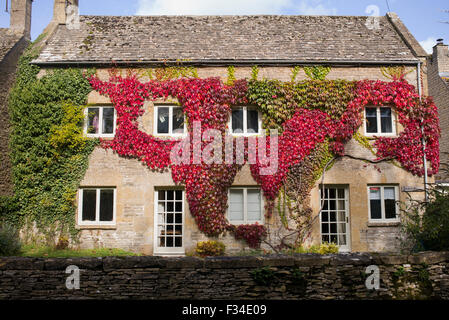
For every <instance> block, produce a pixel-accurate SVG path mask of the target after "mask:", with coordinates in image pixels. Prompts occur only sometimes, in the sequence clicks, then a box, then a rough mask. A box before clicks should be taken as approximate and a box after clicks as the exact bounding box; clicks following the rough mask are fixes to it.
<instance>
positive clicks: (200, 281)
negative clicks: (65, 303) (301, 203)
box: [0, 252, 449, 300]
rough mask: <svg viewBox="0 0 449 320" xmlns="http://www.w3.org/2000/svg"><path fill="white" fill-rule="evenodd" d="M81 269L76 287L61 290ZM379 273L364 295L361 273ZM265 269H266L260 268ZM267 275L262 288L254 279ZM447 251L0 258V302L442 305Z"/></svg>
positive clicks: (448, 283) (448, 282)
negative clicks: (418, 301)
mask: <svg viewBox="0 0 449 320" xmlns="http://www.w3.org/2000/svg"><path fill="white" fill-rule="evenodd" d="M70 265H75V266H77V267H79V269H80V288H79V289H71V290H69V289H67V287H66V279H67V277H69V276H70V275H71V274H68V273H66V268H67V267H68V266H70ZM371 265H376V266H378V267H379V270H380V287H379V289H378V290H375V289H371V290H369V289H367V287H366V285H365V283H366V280H367V278H368V277H369V274H366V268H367V267H368V266H371ZM264 268H265V269H264ZM261 270H269V271H265V272H266V274H269V275H270V274H271V276H268V277H266V279H267V282H266V283H264V284H262V283H261V282H260V281H258V279H260V278H257V277H255V276H254V275H253V273H254V271H259V272H260V271H261ZM448 271H449V252H446V253H444V252H443V253H436V252H426V253H421V254H416V255H410V256H406V255H389V254H340V255H324V256H320V255H317V254H298V255H293V256H277V255H272V256H260V257H216V258H206V259H200V258H196V257H185V258H161V257H152V256H141V257H126V258H117V257H108V258H73V259H62V258H61V259H40V258H39V259H38V258H0V299H2V300H3V299H52V300H54V299H207V300H210V299H229V300H230V299H283V300H296V299H338V300H343V299H449V272H448Z"/></svg>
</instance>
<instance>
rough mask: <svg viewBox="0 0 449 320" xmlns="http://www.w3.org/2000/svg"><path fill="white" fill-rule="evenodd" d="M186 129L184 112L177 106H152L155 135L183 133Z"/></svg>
mask: <svg viewBox="0 0 449 320" xmlns="http://www.w3.org/2000/svg"><path fill="white" fill-rule="evenodd" d="M185 132H187V130H186V124H185V121H184V112H183V110H182V107H179V106H155V107H154V133H155V134H156V135H170V136H176V135H183V134H184V133H185Z"/></svg>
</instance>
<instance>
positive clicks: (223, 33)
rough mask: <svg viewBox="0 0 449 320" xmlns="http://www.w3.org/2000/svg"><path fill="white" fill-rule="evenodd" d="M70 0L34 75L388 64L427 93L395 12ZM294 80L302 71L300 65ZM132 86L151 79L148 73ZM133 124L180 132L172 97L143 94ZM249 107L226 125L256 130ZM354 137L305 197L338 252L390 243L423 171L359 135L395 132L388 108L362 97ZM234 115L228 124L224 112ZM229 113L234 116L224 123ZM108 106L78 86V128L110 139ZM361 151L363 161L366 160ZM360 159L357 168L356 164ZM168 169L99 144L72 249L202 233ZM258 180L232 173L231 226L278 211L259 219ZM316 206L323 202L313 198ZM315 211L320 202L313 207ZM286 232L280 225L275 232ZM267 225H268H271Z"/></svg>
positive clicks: (150, 249) (322, 234)
mask: <svg viewBox="0 0 449 320" xmlns="http://www.w3.org/2000/svg"><path fill="white" fill-rule="evenodd" d="M77 8H78V1H73V0H71V1H64V0H55V6H54V17H53V20H52V22H51V23H50V25H49V27H48V28H47V29H46V32H45V37H44V40H43V42H42V49H41V52H40V55H39V56H38V57H37V58H36V59H35V60H34V61H33V62H32V63H33V64H35V65H37V66H39V67H40V68H41V75H43V74H45V73H46V72H48V71H49V70H53V69H56V68H67V67H78V68H92V67H95V68H96V72H97V73H96V74H97V77H98V79H99V81H108V79H109V76H110V72H108V71H110V70H111V68H113V67H114V68H117V69H118V70H120V69H123V70H124V69H125V68H135V69H142V70H143V69H145V70H147V69H155V68H160V67H164V66H171V65H176V64H178V63H180V62H182V64H183V65H185V66H188V67H192V68H195V73H197V74H196V75H195V76H197V77H198V78H200V79H203V78H209V77H219V78H221V79H222V80H223V81H226V79H227V78H228V79H229V78H230V74H231V72H230V71H229V70H230V68H229V67H232V68H231V70H232V76H233V77H234V78H235V79H245V78H246V79H249V78H251V76H252V72H253V71H254V66H256V65H257V67H258V69H257V70H258V78H259V79H262V78H263V79H277V80H280V81H286V82H288V81H290V80H291V79H292V69H294V68H295V67H313V66H317V65H319V66H325V67H328V69H327V70H328V74H327V75H326V79H327V80H331V81H332V80H338V79H345V80H351V81H352V80H353V81H357V80H365V79H367V80H381V81H385V82H389V81H391V79H389V78H388V77H387V76H386V74H385V70H387V69H388V68H392V69H394V68H399V69H400V68H403V69H402V75H403V76H404V77H405V79H406V80H407V82H408V83H409V84H411V85H413V86H414V87H415V88H416V92H417V93H419V94H422V95H426V94H427V93H428V88H427V79H426V76H427V75H426V74H425V73H423V72H422V70H423V68H424V67H425V66H426V63H427V62H426V53H425V52H424V50H423V49H422V48H421V46H420V45H419V44H418V42H417V41H416V40H415V38H414V37H413V36H412V35H411V34H410V32H409V31H408V30H407V28H406V27H405V25H404V24H403V23H402V22H401V20H400V19H399V18H398V16H397V15H396V14H394V13H388V14H387V15H386V16H382V17H376V18H367V17H363V16H361V17H348V16H268V15H261V16H119V17H113V16H78V15H77V12H78V10H77ZM295 77H296V80H297V81H301V80H306V79H308V78H307V75H306V74H305V73H304V72H297V74H295ZM140 80H141V81H142V82H145V81H148V80H150V76H149V74H148V73H146V74H145V75H141V78H140ZM143 109H144V113H143V115H142V116H141V117H140V118H139V120H138V123H139V129H140V130H141V131H142V132H144V133H146V134H147V135H152V136H155V137H160V138H161V139H163V138H166V137H168V138H174V137H181V136H182V135H183V134H184V133H185V132H186V124H185V121H184V118H183V113H182V108H181V107H180V102H179V101H178V100H176V99H174V98H173V97H171V98H169V99H167V100H166V99H161V98H157V99H154V100H153V99H146V100H145V101H144V102H143ZM261 117H262V116H261V113H260V111H258V110H257V107H256V106H254V105H241V104H237V105H235V106H232V116H230V120H229V121H230V122H229V131H230V132H231V134H235V135H252V134H253V135H254V134H256V135H257V134H260V133H261V132H262V127H261V123H262V119H261ZM363 117H364V119H363V125H362V126H361V127H360V129H359V132H358V135H359V136H360V137H361V138H360V139H358V140H359V141H356V139H352V140H350V141H349V142H347V143H346V146H345V154H346V156H345V157H342V158H339V159H338V160H336V161H335V163H334V164H333V166H332V168H330V169H329V170H327V172H326V174H325V175H324V177H323V178H320V179H318V180H317V181H316V182H315V184H314V186H313V188H312V190H311V193H310V199H309V200H310V209H311V211H312V212H313V214H314V215H316V214H319V213H320V211H321V214H319V217H318V219H315V220H313V221H314V222H313V227H312V231H311V234H310V237H308V240H307V241H308V243H309V244H311V243H313V244H320V243H321V242H334V243H337V244H338V245H339V247H340V250H341V251H354V252H355V251H395V250H397V249H398V243H399V240H398V237H399V224H400V219H399V205H398V201H406V199H407V195H406V191H411V190H412V191H413V190H415V191H416V190H417V191H418V192H416V193H414V195H415V196H416V197H418V198H419V197H422V196H423V193H422V186H423V179H422V178H420V177H418V176H416V175H412V174H411V173H409V172H408V171H406V170H404V169H403V168H401V167H400V166H397V165H393V164H391V163H390V162H379V163H377V164H375V165H373V164H374V163H376V158H377V156H375V155H373V153H372V152H371V151H370V150H369V148H366V147H363V146H362V144H363V143H361V142H360V141H370V140H369V139H370V138H372V137H374V136H381V137H397V136H398V135H399V134H400V133H401V132H402V130H404V129H403V127H402V125H401V124H400V123H399V119H398V115H397V114H396V112H395V108H394V107H392V106H391V105H390V106H389V105H369V106H366V108H365V109H364V112H363ZM231 119H232V120H231ZM231 121H232V123H231ZM117 130H118V128H117V109H116V108H115V109H114V105H113V101H111V99H110V97H109V96H108V95H107V94H100V92H99V90H94V91H92V92H91V93H90V94H89V96H88V107H87V111H86V123H85V135H86V136H88V137H99V138H102V139H104V141H108V140H111V139H113V138H114V136H115V135H116V133H117ZM364 161H365V162H364ZM367 162H368V164H367V165H365V164H366V163H367ZM186 198H187V197H186V190H185V189H184V188H183V186H182V184H181V185H176V184H175V183H174V180H173V176H172V174H171V173H170V171H169V170H166V171H164V172H158V171H154V170H149V169H148V168H147V167H146V166H143V165H142V163H141V162H139V161H138V160H137V159H130V158H129V157H122V156H119V155H118V154H117V153H116V152H113V150H111V149H104V148H101V147H97V148H96V149H95V150H94V151H93V153H92V154H91V156H90V158H89V167H88V169H87V172H86V174H85V176H84V179H83V180H82V181H81V184H80V187H79V191H78V198H77V206H78V213H77V217H76V226H77V228H79V229H80V245H81V247H85V248H92V247H95V246H105V247H114V248H123V249H127V250H132V251H136V252H143V253H146V254H154V255H184V254H186V253H188V252H190V251H192V250H193V249H194V247H195V245H196V243H197V242H198V241H200V240H206V239H208V237H207V236H206V235H205V234H204V233H203V232H201V231H200V229H199V227H198V225H197V223H196V222H195V219H194V217H193V216H192V215H191V213H190V211H191V208H190V207H189V203H188V202H187V200H186ZM264 202H265V197H264V194H263V191H262V189H261V186H260V184H259V183H258V182H256V180H255V179H254V178H253V175H252V174H251V170H250V167H249V166H248V165H245V166H243V168H242V169H241V170H240V171H239V172H238V173H237V175H236V176H235V179H234V181H233V183H232V186H231V187H230V188H229V193H228V208H227V213H226V217H227V219H228V221H229V222H230V224H233V225H245V224H251V223H253V224H254V223H258V224H259V225H265V226H270V228H271V229H270V230H271V231H272V232H273V233H274V231H273V230H275V229H276V228H277V227H278V226H280V225H281V222H280V220H281V219H280V215H279V214H276V211H277V210H278V209H277V208H276V206H274V212H275V213H274V214H273V215H271V216H267V215H266V214H265V210H264ZM321 204H323V207H322V208H321ZM320 209H322V210H320ZM284 232H285V230H284ZM272 235H273V234H272ZM219 239H220V240H221V241H223V242H224V243H225V244H226V247H227V250H228V252H232V251H238V250H241V249H242V248H245V247H246V244H245V243H244V242H243V241H240V240H235V239H234V238H233V237H232V236H231V235H230V234H225V235H221V236H220V237H219Z"/></svg>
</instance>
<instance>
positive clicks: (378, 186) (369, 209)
mask: <svg viewBox="0 0 449 320" xmlns="http://www.w3.org/2000/svg"><path fill="white" fill-rule="evenodd" d="M370 188H380V190H381V191H380V207H381V218H380V219H372V218H371V198H370ZM384 188H394V196H395V209H396V218H394V219H386V218H385V197H384ZM367 191H368V219H369V222H372V223H376V222H377V223H379V222H380V223H390V222H400V217H399V186H397V185H385V184H382V185H369V186H368V188H367Z"/></svg>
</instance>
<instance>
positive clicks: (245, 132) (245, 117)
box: [228, 106, 263, 137]
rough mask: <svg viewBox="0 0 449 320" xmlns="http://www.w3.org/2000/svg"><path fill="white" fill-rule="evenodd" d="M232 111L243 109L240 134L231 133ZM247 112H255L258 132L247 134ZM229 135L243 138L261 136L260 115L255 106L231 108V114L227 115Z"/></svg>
mask: <svg viewBox="0 0 449 320" xmlns="http://www.w3.org/2000/svg"><path fill="white" fill-rule="evenodd" d="M234 109H243V132H242V133H235V132H232V110H234ZM248 110H257V124H258V126H259V132H257V133H255V132H251V133H248V121H247V117H248ZM228 127H229V133H230V134H231V135H233V136H243V137H250V136H260V135H262V130H263V129H262V114H261V113H260V111H259V110H258V109H257V107H255V106H235V107H232V108H231V114H230V115H229V123H228Z"/></svg>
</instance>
